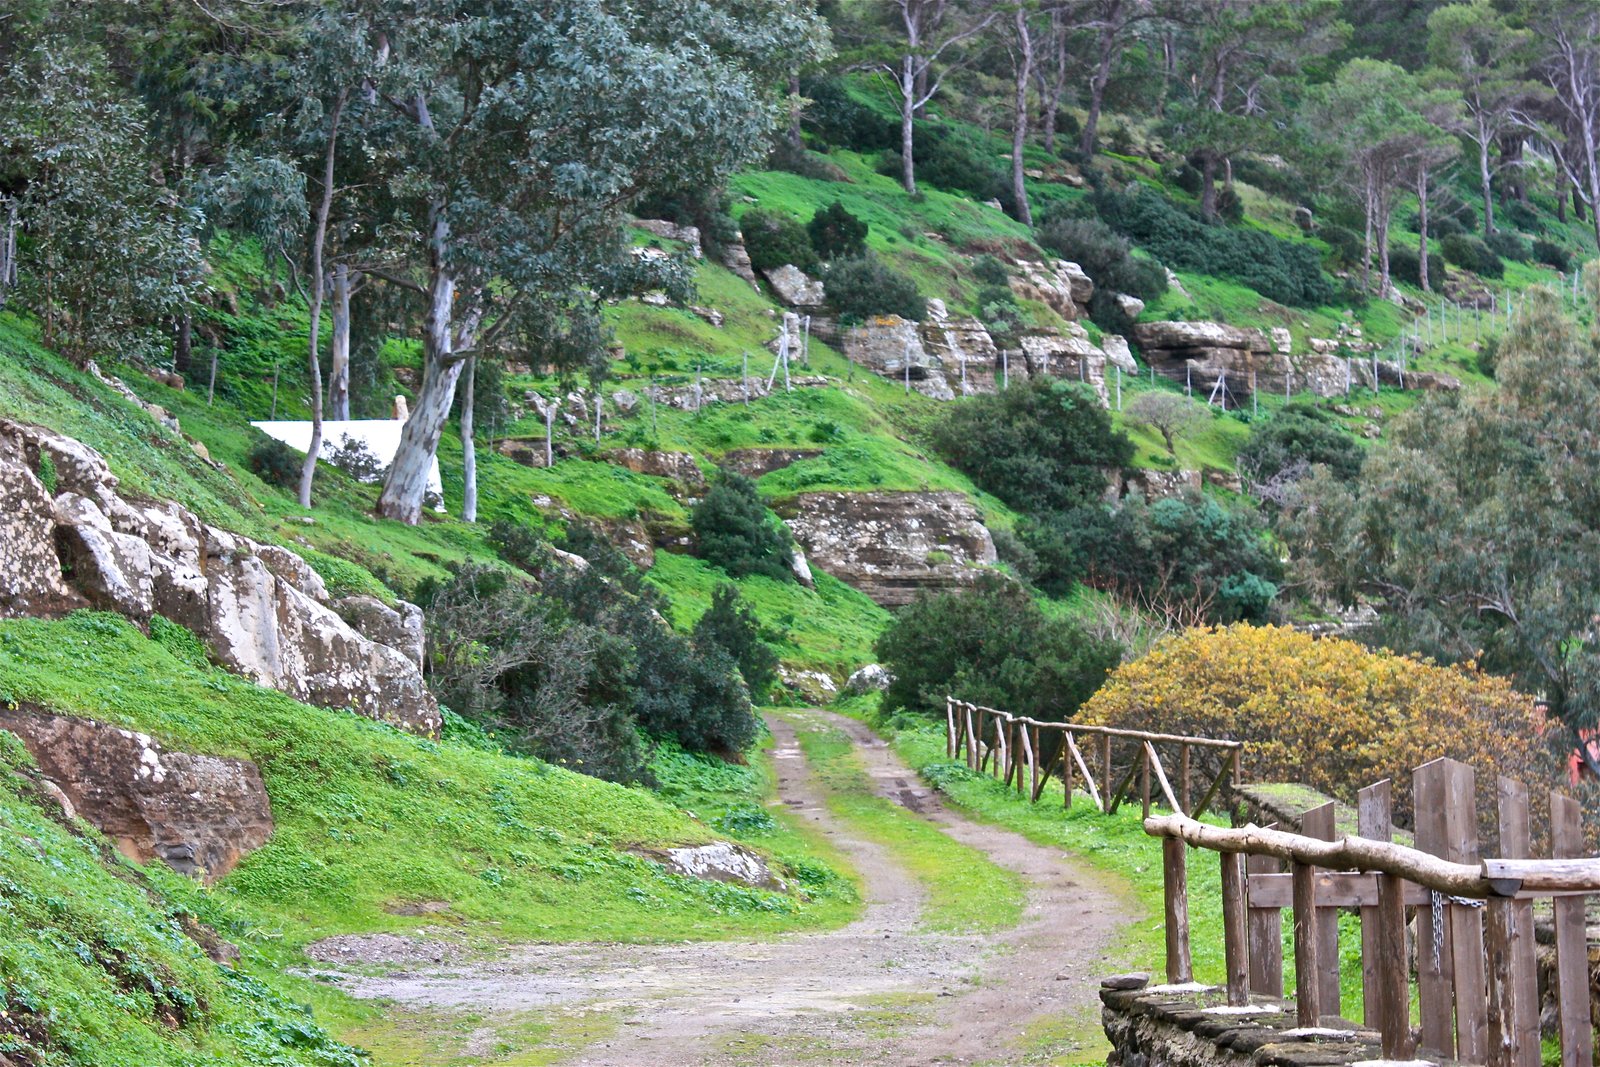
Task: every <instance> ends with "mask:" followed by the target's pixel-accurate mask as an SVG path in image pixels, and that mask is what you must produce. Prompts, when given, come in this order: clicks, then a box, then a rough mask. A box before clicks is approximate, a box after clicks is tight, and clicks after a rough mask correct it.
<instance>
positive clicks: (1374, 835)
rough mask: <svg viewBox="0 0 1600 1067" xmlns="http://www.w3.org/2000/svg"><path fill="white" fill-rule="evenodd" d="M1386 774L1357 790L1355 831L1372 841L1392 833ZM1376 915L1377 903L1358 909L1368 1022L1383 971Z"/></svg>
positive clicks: (1375, 1012) (1376, 1011) (1376, 1012)
mask: <svg viewBox="0 0 1600 1067" xmlns="http://www.w3.org/2000/svg"><path fill="white" fill-rule="evenodd" d="M1391 788H1392V787H1391V783H1390V781H1389V779H1387V778H1385V779H1384V780H1383V781H1381V782H1378V783H1377V784H1375V785H1369V786H1367V787H1366V788H1365V789H1363V790H1361V791H1359V792H1358V793H1357V794H1356V832H1357V833H1359V834H1360V835H1361V836H1362V837H1365V838H1370V839H1371V840H1373V841H1389V840H1392V839H1393V837H1394V802H1393V796H1392V793H1391ZM1378 923H1379V916H1378V908H1377V905H1376V904H1374V905H1373V906H1372V907H1370V908H1362V909H1361V1017H1362V1019H1364V1020H1365V1021H1366V1024H1367V1025H1368V1026H1372V1025H1373V1024H1374V1023H1376V1022H1377V1021H1378V1019H1379V1017H1380V1015H1381V1008H1380V992H1381V988H1382V987H1381V982H1380V980H1381V978H1382V975H1381V973H1380V972H1379V970H1378V957H1379V951H1378V946H1379V927H1378Z"/></svg>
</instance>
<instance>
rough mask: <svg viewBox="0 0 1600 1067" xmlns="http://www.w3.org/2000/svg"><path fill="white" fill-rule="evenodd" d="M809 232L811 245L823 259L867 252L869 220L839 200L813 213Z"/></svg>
mask: <svg viewBox="0 0 1600 1067" xmlns="http://www.w3.org/2000/svg"><path fill="white" fill-rule="evenodd" d="M806 232H807V233H808V234H810V237H811V247H812V248H813V249H815V250H816V253H817V255H819V256H821V257H822V258H823V259H854V258H857V257H860V256H863V255H865V254H866V251H867V232H868V226H867V224H866V222H865V221H863V220H862V219H860V218H857V217H856V216H855V215H852V214H850V211H849V209H847V208H846V207H845V206H844V205H843V204H841V203H840V202H839V201H837V200H835V201H834V202H833V203H831V204H829V205H828V206H827V207H825V208H823V209H822V210H821V211H818V212H817V213H816V214H815V215H813V216H811V221H810V222H808V223H806Z"/></svg>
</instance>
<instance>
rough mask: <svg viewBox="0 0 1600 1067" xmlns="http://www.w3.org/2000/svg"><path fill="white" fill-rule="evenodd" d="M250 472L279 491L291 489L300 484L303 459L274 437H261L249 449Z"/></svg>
mask: <svg viewBox="0 0 1600 1067" xmlns="http://www.w3.org/2000/svg"><path fill="white" fill-rule="evenodd" d="M248 458H249V463H250V470H251V472H252V473H254V474H255V476H256V477H257V478H260V479H261V480H262V481H264V482H266V483H267V484H268V485H275V486H277V487H278V488H279V489H292V488H294V487H295V486H296V485H298V484H299V483H300V465H301V464H302V463H303V462H304V457H302V456H301V455H300V453H298V452H296V451H295V450H294V449H292V448H290V447H289V446H288V445H286V444H284V443H283V442H282V441H280V440H278V439H277V438H276V437H265V436H263V437H262V438H261V439H260V440H259V441H257V442H256V443H255V444H254V445H252V446H251V448H250V455H249V457H248Z"/></svg>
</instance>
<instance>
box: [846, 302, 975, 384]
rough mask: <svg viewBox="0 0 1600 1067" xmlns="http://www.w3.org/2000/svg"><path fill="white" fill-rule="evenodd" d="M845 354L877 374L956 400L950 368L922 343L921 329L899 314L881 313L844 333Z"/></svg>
mask: <svg viewBox="0 0 1600 1067" xmlns="http://www.w3.org/2000/svg"><path fill="white" fill-rule="evenodd" d="M844 354H845V356H846V357H847V358H848V359H850V360H851V361H852V362H855V363H859V364H860V365H861V366H863V367H866V368H867V369H868V370H870V371H872V372H873V373H874V374H880V375H882V376H883V377H885V378H892V379H894V380H895V381H909V382H910V384H911V388H913V389H915V390H916V391H917V392H919V393H922V394H923V395H924V396H929V397H932V398H933V399H935V400H953V399H955V392H954V391H953V390H952V389H951V388H950V381H949V378H948V376H947V368H946V366H945V365H944V363H943V361H941V360H940V359H939V357H937V356H935V355H931V354H930V353H929V352H928V351H927V349H926V348H924V347H923V344H922V330H921V327H919V326H918V324H917V323H915V322H912V321H911V320H910V319H902V318H901V317H900V316H899V315H878V316H874V317H873V318H871V319H869V320H867V321H866V322H865V323H863V324H862V325H860V326H856V327H854V328H852V329H850V330H849V331H847V332H846V333H845V336H844Z"/></svg>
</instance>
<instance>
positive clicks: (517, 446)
mask: <svg viewBox="0 0 1600 1067" xmlns="http://www.w3.org/2000/svg"><path fill="white" fill-rule="evenodd" d="M494 450H495V451H496V452H498V453H500V454H501V455H502V456H504V457H506V458H507V459H509V460H511V461H512V462H513V463H520V464H522V465H523V466H524V467H543V466H544V465H545V462H544V461H545V457H546V453H545V447H544V439H543V438H533V437H507V438H504V439H502V440H499V441H496V442H495V445H494ZM559 455H560V453H559V452H558V453H557V456H558V457H559Z"/></svg>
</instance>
